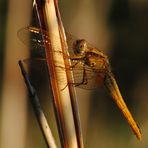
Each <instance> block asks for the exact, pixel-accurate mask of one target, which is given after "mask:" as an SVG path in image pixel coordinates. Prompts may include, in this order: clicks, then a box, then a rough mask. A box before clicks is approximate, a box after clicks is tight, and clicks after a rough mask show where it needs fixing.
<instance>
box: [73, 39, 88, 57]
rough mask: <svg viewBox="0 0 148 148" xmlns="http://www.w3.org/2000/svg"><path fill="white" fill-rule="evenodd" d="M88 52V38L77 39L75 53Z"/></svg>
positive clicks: (82, 53)
mask: <svg viewBox="0 0 148 148" xmlns="http://www.w3.org/2000/svg"><path fill="white" fill-rule="evenodd" d="M86 52H88V47H87V42H86V40H84V39H81V40H76V42H75V43H74V53H75V54H76V55H85V53H86Z"/></svg>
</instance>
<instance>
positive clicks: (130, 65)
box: [0, 0, 148, 148]
mask: <svg viewBox="0 0 148 148" xmlns="http://www.w3.org/2000/svg"><path fill="white" fill-rule="evenodd" d="M59 8H60V12H61V17H62V20H63V25H64V27H65V30H66V31H67V32H70V33H71V34H73V35H75V36H78V37H79V38H84V39H86V40H87V41H88V42H90V43H91V44H93V45H95V46H96V47H98V48H99V49H101V50H103V51H104V52H105V53H106V54H108V56H109V59H110V62H111V65H112V71H113V73H114V75H115V78H116V80H117V83H118V85H119V88H120V90H121V93H122V95H123V98H124V100H125V102H126V103H127V106H128V107H129V110H130V111H131V112H132V114H133V116H134V117H135V119H136V121H137V122H138V124H139V126H140V128H141V131H142V141H138V140H137V139H136V137H135V135H134V134H133V133H132V131H131V129H130V127H129V126H128V124H127V122H126V120H125V119H124V118H123V116H122V114H121V112H120V111H119V109H118V108H117V106H116V105H115V103H114V102H113V101H112V99H111V97H110V96H109V94H108V93H107V91H106V90H105V89H104V87H101V88H97V89H96V90H93V91H90V90H83V89H80V88H77V95H78V103H79V110H80V118H81V123H82V130H83V138H84V146H85V148H125V147H126V148H147V147H148V119H147V114H148V107H147V98H148V66H147V64H148V41H147V39H148V37H147V36H148V27H147V26H148V19H147V18H148V1H147V0H120V1H119V0H108V1H104V0H63V1H62V0H59ZM31 14H32V3H31V2H30V1H29V0H27V1H19V0H9V1H4V0H2V1H0V147H1V148H10V147H11V148H41V147H42V148H44V147H46V144H45V141H44V139H43V137H42V134H41V131H40V129H39V126H38V123H37V121H36V118H35V116H34V113H33V110H32V107H31V104H30V102H29V101H28V98H27V91H26V87H25V84H24V80H23V78H22V76H21V73H20V70H19V67H18V64H17V62H18V60H20V59H24V58H26V57H28V56H29V54H30V53H29V50H28V49H27V48H28V47H26V46H25V45H24V44H23V43H22V42H21V41H20V40H19V38H18V36H17V32H18V30H19V29H20V28H22V27H25V26H28V25H29V22H30V20H31ZM31 77H32V78H33V79H32V82H33V84H34V86H35V88H36V90H37V92H38V94H39V96H40V101H41V105H42V107H43V109H44V112H45V114H46V117H47V119H48V122H49V125H50V127H51V129H52V132H53V135H54V137H55V139H56V142H57V143H58V147H60V146H59V142H58V141H59V140H58V136H57V135H58V134H57V128H56V125H55V117H54V113H53V107H52V101H51V96H50V95H49V94H50V93H49V92H50V91H49V90H50V88H49V86H48V82H47V77H45V78H44V77H43V75H42V73H41V74H40V73H38V74H37V73H36V72H33V73H32V76H31ZM36 80H37V81H36Z"/></svg>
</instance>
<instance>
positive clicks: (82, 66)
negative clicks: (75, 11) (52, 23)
mask: <svg viewBox="0 0 148 148" xmlns="http://www.w3.org/2000/svg"><path fill="white" fill-rule="evenodd" d="M28 35H30V37H31V38H30V39H29V41H30V42H29V44H30V45H31V49H33V51H34V53H35V54H36V55H37V57H39V58H41V59H44V60H41V61H46V60H45V59H46V58H45V43H46V44H50V42H49V36H48V33H47V32H46V31H45V30H42V29H40V28H37V27H32V26H28V27H25V28H23V29H21V30H20V31H19V32H18V36H19V38H20V39H21V40H22V41H23V42H28V40H27V38H28ZM66 36H67V42H68V51H69V56H67V54H66V53H64V52H62V53H60V54H63V56H64V57H65V58H68V59H69V60H70V61H71V65H70V66H66V68H63V67H60V66H59V69H60V70H70V71H72V72H73V76H74V82H68V83H69V84H72V85H73V86H75V87H80V88H84V89H94V88H96V87H97V85H98V84H99V83H100V82H102V83H103V84H104V86H105V87H106V89H107V90H108V92H109V93H110V95H111V97H112V98H113V100H114V101H115V103H116V104H117V106H118V108H119V109H120V110H121V112H122V114H123V115H124V117H125V118H126V120H127V122H128V124H129V125H130V127H131V129H132V130H133V132H134V134H135V135H136V137H137V138H138V139H139V140H140V139H141V137H142V135H141V131H140V128H139V126H138V124H137V123H136V121H135V120H134V118H133V116H132V114H131V113H130V111H129V109H128V107H127V105H126V103H125V102H124V100H123V97H122V95H121V93H120V90H119V87H118V85H117V82H116V80H115V78H114V75H113V73H112V71H111V66H110V63H109V58H108V56H107V55H106V54H105V53H104V52H103V51H102V50H99V49H97V48H96V47H94V46H92V45H91V44H89V43H88V42H87V41H86V40H85V39H77V38H76V37H74V36H72V35H70V34H66ZM54 52H56V51H54Z"/></svg>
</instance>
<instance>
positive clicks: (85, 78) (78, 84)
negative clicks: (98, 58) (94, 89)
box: [74, 67, 88, 87]
mask: <svg viewBox="0 0 148 148" xmlns="http://www.w3.org/2000/svg"><path fill="white" fill-rule="evenodd" d="M87 83H88V80H87V74H86V70H85V67H84V69H83V78H82V81H81V82H80V83H74V86H75V87H77V86H80V85H86V84H87Z"/></svg>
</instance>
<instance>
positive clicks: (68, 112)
mask: <svg viewBox="0 0 148 148" xmlns="http://www.w3.org/2000/svg"><path fill="white" fill-rule="evenodd" d="M56 3H57V1H56V2H55V1H53V0H50V1H41V0H38V1H37V0H36V4H35V6H36V8H37V13H38V16H39V20H40V26H41V28H42V29H44V30H46V31H47V35H48V36H49V40H50V41H49V42H50V43H51V44H50V45H49V44H46V43H45V48H46V49H45V53H46V59H47V65H48V73H49V75H50V82H51V87H52V92H53V97H54V99H53V102H54V108H55V113H56V119H57V124H58V130H59V134H60V141H61V145H62V147H64V148H77V147H79V146H78V141H77V136H76V129H75V123H74V117H73V110H72V105H71V98H70V97H71V95H70V91H69V87H68V86H67V87H65V86H66V85H67V84H68V80H67V73H66V71H64V70H63V71H62V72H60V73H59V70H58V68H57V67H58V66H59V63H60V66H62V67H65V61H64V57H63V55H62V54H59V53H61V52H63V50H64V49H62V48H63V47H64V46H62V45H61V38H60V34H59V24H58V18H57V14H56V10H55V4H56ZM55 36H56V38H55ZM43 37H44V36H43ZM51 51H53V52H51ZM54 51H58V52H54ZM57 64H58V65H57ZM61 79H62V80H65V81H64V82H63V83H61V82H59V80H61ZM64 87H65V89H63V88H64Z"/></svg>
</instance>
